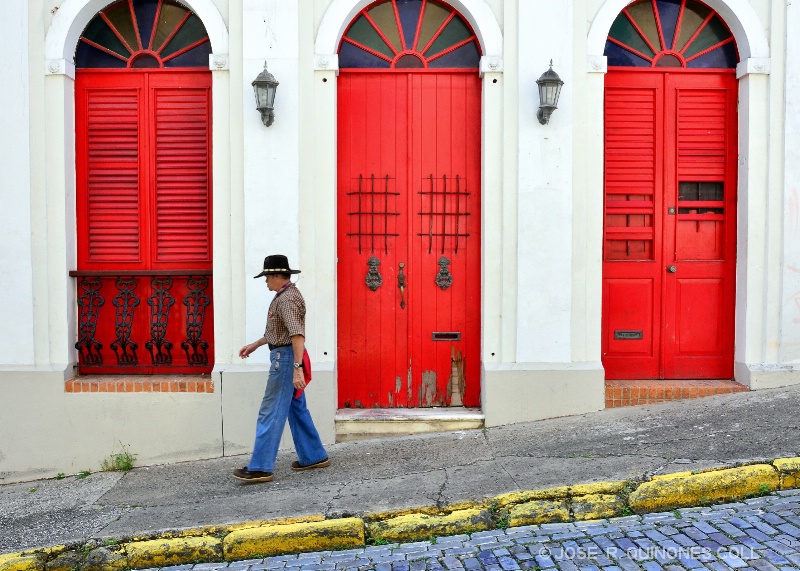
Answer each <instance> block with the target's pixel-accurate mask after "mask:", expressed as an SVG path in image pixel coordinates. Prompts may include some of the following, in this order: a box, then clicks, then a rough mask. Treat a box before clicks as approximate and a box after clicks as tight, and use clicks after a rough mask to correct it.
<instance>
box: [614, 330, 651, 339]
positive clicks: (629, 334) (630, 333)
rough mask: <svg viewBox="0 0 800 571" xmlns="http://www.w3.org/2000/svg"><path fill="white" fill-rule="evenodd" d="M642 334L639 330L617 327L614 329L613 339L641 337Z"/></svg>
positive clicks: (642, 336)
mask: <svg viewBox="0 0 800 571" xmlns="http://www.w3.org/2000/svg"><path fill="white" fill-rule="evenodd" d="M643 338H644V334H643V333H642V331H641V330H638V331H637V330H634V329H617V330H616V331H614V339H626V340H627V339H643Z"/></svg>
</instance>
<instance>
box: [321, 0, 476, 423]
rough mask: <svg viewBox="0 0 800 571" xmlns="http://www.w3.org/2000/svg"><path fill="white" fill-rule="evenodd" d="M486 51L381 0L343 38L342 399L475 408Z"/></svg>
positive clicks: (457, 24) (454, 29)
mask: <svg viewBox="0 0 800 571" xmlns="http://www.w3.org/2000/svg"><path fill="white" fill-rule="evenodd" d="M480 57H481V51H480V46H479V43H478V40H477V38H476V36H475V33H474V32H473V30H472V28H471V27H470V26H469V24H468V23H467V22H466V20H465V19H464V18H463V17H462V16H461V15H460V14H459V13H458V12H457V11H456V10H455V9H454V8H452V7H451V6H450V5H448V4H446V3H444V2H439V1H435V0H410V1H404V2H399V1H397V0H382V1H379V2H376V3H373V4H371V5H369V6H367V7H366V8H364V9H363V10H361V11H360V12H359V13H358V14H357V15H356V17H355V18H354V19H353V21H352V22H351V23H350V26H349V27H348V28H347V30H346V32H345V34H344V36H343V37H342V39H341V43H340V46H339V67H340V73H339V78H338V110H337V111H338V180H337V226H338V230H337V256H338V264H337V278H338V289H337V310H338V331H337V334H338V351H337V359H338V365H337V369H338V387H339V395H338V405H339V407H340V408H362V407H363V408H373V407H380V408H391V407H412V408H413V407H427V406H458V405H462V404H463V405H466V406H477V405H478V404H479V400H480V336H481V318H480V315H481V306H480V304H481V292H480V283H481V269H480V263H481V252H480V245H481V228H480V221H481V216H480V209H481V201H480V199H481V122H480V117H481V83H480V78H479V75H478V66H479V62H480Z"/></svg>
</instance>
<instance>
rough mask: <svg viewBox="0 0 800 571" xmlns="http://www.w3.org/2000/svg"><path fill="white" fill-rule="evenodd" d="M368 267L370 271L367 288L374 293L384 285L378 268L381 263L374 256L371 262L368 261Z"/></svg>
mask: <svg viewBox="0 0 800 571" xmlns="http://www.w3.org/2000/svg"><path fill="white" fill-rule="evenodd" d="M367 265H368V266H369V271H368V272H367V280H366V281H367V286H368V287H369V289H371V290H372V291H376V290H377V289H378V288H379V287H380V286H381V284H383V278H382V277H381V274H380V272H378V266H380V265H381V261H380V260H379V259H378V258H376V257H375V256H372V257H371V258H370V259H369V260H367Z"/></svg>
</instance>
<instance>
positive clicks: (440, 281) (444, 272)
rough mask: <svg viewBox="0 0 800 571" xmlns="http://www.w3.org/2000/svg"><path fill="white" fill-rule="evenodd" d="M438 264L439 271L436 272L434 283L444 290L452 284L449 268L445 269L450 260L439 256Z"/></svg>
mask: <svg viewBox="0 0 800 571" xmlns="http://www.w3.org/2000/svg"><path fill="white" fill-rule="evenodd" d="M438 264H439V273H438V274H436V285H437V286H439V287H440V288H442V289H443V290H444V289H447V288H449V287H450V286H451V285H453V276H452V274H451V273H450V270H448V269H447V266H449V265H450V260H448V259H447V258H446V257H444V256H442V257H441V258H439V262H438Z"/></svg>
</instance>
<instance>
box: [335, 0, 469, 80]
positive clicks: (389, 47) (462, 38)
mask: <svg viewBox="0 0 800 571" xmlns="http://www.w3.org/2000/svg"><path fill="white" fill-rule="evenodd" d="M480 58H481V51H480V46H479V44H478V39H477V37H476V36H475V33H474V32H473V31H472V28H471V27H470V26H469V24H467V22H466V21H465V20H464V19H463V18H462V17H461V15H460V14H459V13H458V12H457V11H456V10H455V9H453V8H452V7H451V6H449V5H447V4H445V3H443V2H436V1H434V0H383V1H380V2H376V3H374V4H372V5H370V6H368V7H367V8H365V9H364V10H362V11H361V12H360V13H359V14H358V16H356V18H355V19H354V20H353V22H352V23H351V24H350V27H349V28H348V29H347V32H346V33H345V35H344V37H343V38H342V42H341V44H340V46H339V67H340V68H385V69H403V70H409V69H415V68H416V69H424V68H436V69H443V68H444V69H447V68H450V69H463V68H467V69H470V68H477V67H478V64H479V63H480Z"/></svg>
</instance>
